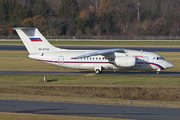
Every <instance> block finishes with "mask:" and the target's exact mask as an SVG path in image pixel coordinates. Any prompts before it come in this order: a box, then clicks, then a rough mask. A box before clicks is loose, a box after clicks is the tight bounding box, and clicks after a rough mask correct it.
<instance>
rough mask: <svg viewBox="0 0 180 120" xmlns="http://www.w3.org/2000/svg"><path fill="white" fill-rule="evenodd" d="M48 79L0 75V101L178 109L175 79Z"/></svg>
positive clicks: (179, 96) (178, 86)
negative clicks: (45, 80) (46, 80)
mask: <svg viewBox="0 0 180 120" xmlns="http://www.w3.org/2000/svg"><path fill="white" fill-rule="evenodd" d="M48 80H49V82H42V81H43V76H28V75H11V76H9V75H0V93H1V94H0V99H9V100H30V101H33V100H34V101H53V102H73V103H93V104H118V105H134V106H154V107H174V108H180V102H179V99H180V94H179V93H180V78H179V77H173V78H171V77H148V78H147V77H137V76H134V77H128V76H124V77H123V76H93V77H86V76H48ZM131 100H133V104H131V103H130V101H131Z"/></svg>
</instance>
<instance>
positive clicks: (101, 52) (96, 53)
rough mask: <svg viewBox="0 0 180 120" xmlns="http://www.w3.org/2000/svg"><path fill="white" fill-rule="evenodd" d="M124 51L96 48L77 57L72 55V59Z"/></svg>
mask: <svg viewBox="0 0 180 120" xmlns="http://www.w3.org/2000/svg"><path fill="white" fill-rule="evenodd" d="M121 51H124V50H123V49H108V50H97V51H94V52H91V53H87V54H83V55H80V56H77V57H73V58H72V59H79V58H84V57H90V56H96V55H105V54H109V53H113V52H121Z"/></svg>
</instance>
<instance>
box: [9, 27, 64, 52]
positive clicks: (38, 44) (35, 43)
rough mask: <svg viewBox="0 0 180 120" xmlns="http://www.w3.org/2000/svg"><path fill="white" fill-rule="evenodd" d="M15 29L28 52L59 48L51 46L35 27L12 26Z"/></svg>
mask: <svg viewBox="0 0 180 120" xmlns="http://www.w3.org/2000/svg"><path fill="white" fill-rule="evenodd" d="M12 29H14V30H16V32H17V33H18V35H19V37H20V38H21V40H22V41H23V43H24V45H25V47H26V48H27V50H28V52H29V53H30V54H35V53H40V52H49V51H57V50H60V49H59V48H56V47H54V46H52V45H51V44H50V43H49V42H48V41H47V40H46V38H45V37H44V36H43V35H42V34H41V33H40V32H39V30H38V29H37V28H20V27H19V28H18V27H17V28H12Z"/></svg>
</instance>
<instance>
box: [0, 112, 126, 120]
mask: <svg viewBox="0 0 180 120" xmlns="http://www.w3.org/2000/svg"><path fill="white" fill-rule="evenodd" d="M0 120H117V119H115V118H100V117H98V118H97V117H76V116H60V115H41V114H38V115H36V114H20V113H0ZM118 120H119V119H118ZM120 120H123V119H120Z"/></svg>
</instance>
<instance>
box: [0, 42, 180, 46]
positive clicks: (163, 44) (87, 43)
mask: <svg viewBox="0 0 180 120" xmlns="http://www.w3.org/2000/svg"><path fill="white" fill-rule="evenodd" d="M50 43H51V44H53V45H55V46H99V47H142V46H143V47H180V42H176V41H167V42H161V41H157V42H150V41H57V42H56V41H50ZM0 45H23V43H22V42H21V41H0Z"/></svg>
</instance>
